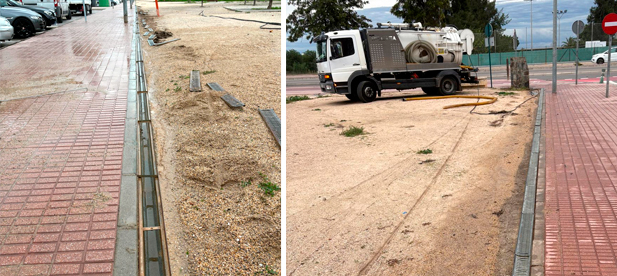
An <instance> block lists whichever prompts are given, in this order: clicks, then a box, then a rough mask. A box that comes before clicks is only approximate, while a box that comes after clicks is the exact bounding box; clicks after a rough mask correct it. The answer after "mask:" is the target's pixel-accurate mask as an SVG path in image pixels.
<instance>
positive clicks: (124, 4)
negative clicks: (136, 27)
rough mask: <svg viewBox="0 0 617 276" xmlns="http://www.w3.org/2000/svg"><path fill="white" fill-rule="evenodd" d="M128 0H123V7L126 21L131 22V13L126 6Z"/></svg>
mask: <svg viewBox="0 0 617 276" xmlns="http://www.w3.org/2000/svg"><path fill="white" fill-rule="evenodd" d="M126 1H127V0H124V1H122V9H123V10H124V23H129V14H128V10H127V6H126Z"/></svg>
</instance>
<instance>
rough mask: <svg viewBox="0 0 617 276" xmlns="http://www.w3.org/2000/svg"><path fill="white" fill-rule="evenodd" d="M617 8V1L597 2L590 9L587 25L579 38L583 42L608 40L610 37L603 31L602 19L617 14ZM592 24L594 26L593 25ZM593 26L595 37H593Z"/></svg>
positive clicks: (601, 0)
mask: <svg viewBox="0 0 617 276" xmlns="http://www.w3.org/2000/svg"><path fill="white" fill-rule="evenodd" d="M615 6H617V0H595V1H594V5H593V6H592V7H591V8H590V9H589V15H588V16H587V24H586V25H585V28H584V29H583V32H582V33H581V34H580V36H579V37H580V38H581V40H583V41H590V40H608V35H607V34H605V33H604V32H603V31H602V19H604V17H605V16H606V15H607V14H609V13H611V12H615ZM592 22H593V23H594V24H591V23H592ZM592 26H593V37H591V28H592Z"/></svg>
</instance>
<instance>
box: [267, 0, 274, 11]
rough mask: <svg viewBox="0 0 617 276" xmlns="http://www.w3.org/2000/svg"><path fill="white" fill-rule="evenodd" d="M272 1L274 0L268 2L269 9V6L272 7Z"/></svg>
mask: <svg viewBox="0 0 617 276" xmlns="http://www.w3.org/2000/svg"><path fill="white" fill-rule="evenodd" d="M272 1H274V0H270V1H269V2H268V9H271V8H272Z"/></svg>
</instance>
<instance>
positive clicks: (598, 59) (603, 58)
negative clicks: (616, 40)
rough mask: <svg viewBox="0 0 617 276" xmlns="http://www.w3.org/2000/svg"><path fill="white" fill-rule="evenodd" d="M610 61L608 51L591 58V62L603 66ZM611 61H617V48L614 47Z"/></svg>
mask: <svg viewBox="0 0 617 276" xmlns="http://www.w3.org/2000/svg"><path fill="white" fill-rule="evenodd" d="M607 60H608V50H606V51H604V53H600V54H595V55H593V56H592V57H591V62H593V63H597V64H602V63H604V62H606V61H607ZM611 61H617V47H614V48H613V49H612V52H611Z"/></svg>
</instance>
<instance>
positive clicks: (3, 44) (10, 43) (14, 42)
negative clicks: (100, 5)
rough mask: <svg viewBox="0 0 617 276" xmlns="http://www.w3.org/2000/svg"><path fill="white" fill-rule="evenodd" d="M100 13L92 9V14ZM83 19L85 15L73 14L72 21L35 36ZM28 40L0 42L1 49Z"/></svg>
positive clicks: (57, 24) (54, 26)
mask: <svg viewBox="0 0 617 276" xmlns="http://www.w3.org/2000/svg"><path fill="white" fill-rule="evenodd" d="M99 11H100V10H95V8H93V9H92V14H96V13H97V12H99ZM88 16H91V14H88ZM82 17H83V15H81V14H73V17H72V18H71V20H67V19H63V20H62V23H56V25H52V26H47V29H46V30H45V31H43V32H38V33H36V34H35V35H40V34H43V33H45V32H49V31H51V30H53V29H55V28H60V27H62V26H64V25H66V24H69V23H73V22H75V21H76V20H79V19H81V18H82ZM26 39H28V38H23V39H17V38H15V39H11V40H10V41H5V42H0V49H2V48H5V47H8V46H11V45H14V44H17V43H19V42H22V41H24V40H26Z"/></svg>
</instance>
